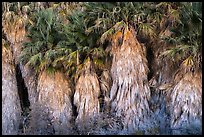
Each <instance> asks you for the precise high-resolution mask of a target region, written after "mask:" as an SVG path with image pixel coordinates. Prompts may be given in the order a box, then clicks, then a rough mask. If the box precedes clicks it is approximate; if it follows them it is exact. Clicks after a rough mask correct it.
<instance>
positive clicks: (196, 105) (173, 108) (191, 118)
mask: <svg viewBox="0 0 204 137" xmlns="http://www.w3.org/2000/svg"><path fill="white" fill-rule="evenodd" d="M174 80H175V86H174V87H173V91H172V92H171V96H170V97H171V101H170V112H171V113H170V116H171V128H172V131H173V134H191V135H192V134H202V71H201V70H197V71H195V72H189V71H187V72H186V71H183V70H180V71H179V72H178V73H177V75H176V77H175V79H174Z"/></svg>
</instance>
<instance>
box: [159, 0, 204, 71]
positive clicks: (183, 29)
mask: <svg viewBox="0 0 204 137" xmlns="http://www.w3.org/2000/svg"><path fill="white" fill-rule="evenodd" d="M201 7H202V3H192V4H188V3H186V4H185V5H184V6H183V8H182V10H181V13H180V14H181V18H180V21H181V23H180V24H179V25H178V26H176V27H173V28H172V29H171V31H172V36H168V37H165V38H164V40H165V41H166V42H167V43H170V44H173V45H175V46H174V47H173V48H171V49H169V50H166V51H165V52H164V53H162V54H161V55H168V56H170V57H172V58H173V59H174V60H175V61H177V62H180V63H181V62H182V64H183V65H184V66H188V67H194V68H200V67H201V66H200V65H201V60H202V59H201V54H202V8H201Z"/></svg>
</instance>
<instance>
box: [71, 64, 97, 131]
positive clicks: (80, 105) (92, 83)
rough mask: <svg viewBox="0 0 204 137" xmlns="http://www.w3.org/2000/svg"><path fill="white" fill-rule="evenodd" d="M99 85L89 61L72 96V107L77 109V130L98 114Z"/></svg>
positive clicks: (84, 126)
mask: <svg viewBox="0 0 204 137" xmlns="http://www.w3.org/2000/svg"><path fill="white" fill-rule="evenodd" d="M99 94H100V85H99V81H98V77H97V75H96V73H95V71H94V68H93V64H92V62H91V61H90V60H88V61H87V62H86V63H85V66H84V68H83V72H82V73H81V75H80V77H79V79H78V81H77V83H76V90H75V94H74V105H75V106H76V107H77V113H78V115H77V118H76V124H77V126H78V128H80V129H84V128H88V127H86V126H87V125H88V122H90V121H91V120H93V119H94V117H96V116H97V115H98V113H99V109H100V108H99V100H98V97H99Z"/></svg>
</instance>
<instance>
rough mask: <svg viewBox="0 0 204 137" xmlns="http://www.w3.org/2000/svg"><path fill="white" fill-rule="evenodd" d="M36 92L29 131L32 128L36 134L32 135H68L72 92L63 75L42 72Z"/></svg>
mask: <svg viewBox="0 0 204 137" xmlns="http://www.w3.org/2000/svg"><path fill="white" fill-rule="evenodd" d="M37 92H38V93H37V94H38V97H37V100H36V103H35V104H34V105H33V109H34V110H33V111H32V112H31V117H32V118H31V122H30V123H31V124H30V127H31V129H32V128H34V130H32V131H33V132H37V133H34V134H69V131H70V130H69V129H71V128H70V127H71V119H72V105H71V96H72V90H71V88H70V83H69V82H68V80H67V79H66V78H65V76H64V75H63V73H61V72H58V71H57V72H54V73H47V72H46V71H43V72H42V73H41V74H40V76H39V79H38V86H37ZM39 119H40V120H39ZM43 123H44V124H43ZM33 126H35V127H33ZM35 128H37V130H36V129H35ZM40 130H43V131H40Z"/></svg>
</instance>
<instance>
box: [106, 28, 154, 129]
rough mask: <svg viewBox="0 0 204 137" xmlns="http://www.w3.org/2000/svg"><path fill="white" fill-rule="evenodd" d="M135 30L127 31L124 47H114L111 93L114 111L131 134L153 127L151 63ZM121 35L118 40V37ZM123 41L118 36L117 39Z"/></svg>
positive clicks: (112, 109)
mask: <svg viewBox="0 0 204 137" xmlns="http://www.w3.org/2000/svg"><path fill="white" fill-rule="evenodd" d="M133 34H134V30H133V29H131V30H128V29H126V30H125V32H124V39H123V43H122V45H116V44H115V45H114V43H113V49H114V48H115V49H116V51H115V52H113V62H112V68H111V74H112V79H113V86H112V88H111V91H110V99H111V111H112V112H113V113H115V114H116V115H117V116H122V118H123V119H122V120H123V124H124V129H127V130H128V131H129V132H134V131H136V130H140V129H145V128H147V125H151V124H149V123H148V122H147V121H148V120H149V119H148V117H149V116H148V115H149V112H150V110H149V105H148V100H149V98H150V88H149V86H148V80H147V73H148V68H147V60H146V57H145V53H144V49H143V48H144V47H142V46H141V45H140V44H139V42H138V41H137V39H136V38H135V37H134V35H133ZM117 36H118V37H117ZM118 38H122V35H121V34H120V35H116V38H115V40H116V41H117V40H118Z"/></svg>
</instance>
